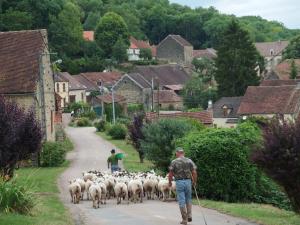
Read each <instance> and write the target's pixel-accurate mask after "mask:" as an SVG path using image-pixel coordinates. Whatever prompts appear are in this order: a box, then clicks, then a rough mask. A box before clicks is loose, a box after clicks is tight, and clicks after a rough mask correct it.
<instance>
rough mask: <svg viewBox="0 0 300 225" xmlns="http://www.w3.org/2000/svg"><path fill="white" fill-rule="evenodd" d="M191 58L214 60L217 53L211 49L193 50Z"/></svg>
mask: <svg viewBox="0 0 300 225" xmlns="http://www.w3.org/2000/svg"><path fill="white" fill-rule="evenodd" d="M193 57H194V58H204V57H205V58H208V59H214V58H216V57H217V51H216V50H215V49H213V48H207V49H200V50H194V51H193Z"/></svg>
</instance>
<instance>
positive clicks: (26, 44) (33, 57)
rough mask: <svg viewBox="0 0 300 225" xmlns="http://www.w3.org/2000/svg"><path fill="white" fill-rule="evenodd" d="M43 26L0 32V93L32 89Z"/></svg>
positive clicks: (34, 85) (33, 87)
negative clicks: (36, 28)
mask: <svg viewBox="0 0 300 225" xmlns="http://www.w3.org/2000/svg"><path fill="white" fill-rule="evenodd" d="M43 36H47V32H46V30H28V31H13V32H0V93H2V94H9V93H10V94H12V93H33V92H35V90H36V84H37V81H38V79H39V56H40V53H42V52H43V51H44V49H45V47H46V46H45V44H44V40H43Z"/></svg>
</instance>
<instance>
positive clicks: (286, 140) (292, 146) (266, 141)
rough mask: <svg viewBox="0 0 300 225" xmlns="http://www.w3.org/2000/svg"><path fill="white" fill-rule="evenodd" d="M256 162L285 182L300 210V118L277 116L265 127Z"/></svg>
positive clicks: (291, 198)
mask: <svg viewBox="0 0 300 225" xmlns="http://www.w3.org/2000/svg"><path fill="white" fill-rule="evenodd" d="M252 158H253V161H254V162H255V163H256V164H257V165H258V166H259V167H261V168H262V169H263V171H264V172H265V173H266V174H267V175H268V176H269V177H271V178H272V179H273V180H274V181H276V182H277V183H278V184H279V185H281V186H282V187H283V188H284V190H285V192H286V193H287V195H288V197H289V199H290V201H291V203H292V205H293V207H294V210H295V211H296V212H297V213H300V192H299V187H300V164H299V158H300V120H297V121H295V122H293V121H290V120H282V119H280V118H275V119H273V120H272V121H271V122H270V123H269V124H267V125H266V126H264V129H263V146H262V147H261V148H260V149H258V150H257V151H255V152H254V153H253V157H252Z"/></svg>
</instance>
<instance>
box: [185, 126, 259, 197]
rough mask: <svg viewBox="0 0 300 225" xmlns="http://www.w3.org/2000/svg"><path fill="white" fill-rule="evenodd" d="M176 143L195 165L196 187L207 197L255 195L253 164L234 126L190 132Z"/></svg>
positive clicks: (254, 168)
mask: <svg viewBox="0 0 300 225" xmlns="http://www.w3.org/2000/svg"><path fill="white" fill-rule="evenodd" d="M180 144H181V145H182V146H183V147H184V149H185V150H186V151H187V156H188V157H190V158H191V159H192V160H193V161H194V162H195V163H196V165H197V168H198V172H199V174H200V178H199V181H198V185H197V189H198V191H199V192H200V194H201V195H202V196H204V197H205V198H208V199H213V200H221V201H228V202H238V201H247V200H250V199H251V198H252V196H254V195H255V174H256V167H255V166H254V165H252V164H251V163H250V162H249V161H248V153H249V147H248V146H247V145H244V144H242V143H241V141H240V136H239V133H238V132H237V129H206V130H203V131H201V132H198V133H191V134H189V135H188V136H187V137H185V138H184V139H183V140H181V141H180Z"/></svg>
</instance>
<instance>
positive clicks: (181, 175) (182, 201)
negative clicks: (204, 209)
mask: <svg viewBox="0 0 300 225" xmlns="http://www.w3.org/2000/svg"><path fill="white" fill-rule="evenodd" d="M196 169H197V167H196V165H195V163H194V162H193V161H192V160H191V159H189V158H186V157H184V150H183V149H182V148H177V149H176V159H175V160H173V161H172V163H171V165H170V167H169V170H170V172H169V185H170V186H172V180H173V177H175V181H176V192H177V200H178V203H179V208H180V212H181V216H182V222H181V224H184V225H186V224H187V222H191V221H192V185H195V184H196V182H197V171H196Z"/></svg>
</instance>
